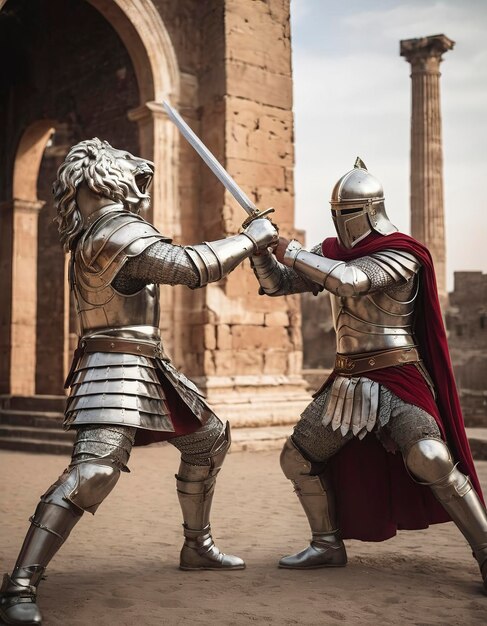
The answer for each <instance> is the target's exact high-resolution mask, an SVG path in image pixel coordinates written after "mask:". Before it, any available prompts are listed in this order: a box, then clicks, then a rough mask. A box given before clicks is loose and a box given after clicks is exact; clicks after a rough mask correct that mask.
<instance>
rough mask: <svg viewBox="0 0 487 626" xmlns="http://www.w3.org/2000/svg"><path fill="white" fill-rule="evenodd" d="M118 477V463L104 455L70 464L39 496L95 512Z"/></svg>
mask: <svg viewBox="0 0 487 626" xmlns="http://www.w3.org/2000/svg"><path fill="white" fill-rule="evenodd" d="M119 477H120V470H119V469H118V467H115V466H113V465H110V463H109V461H108V460H107V459H103V460H102V459H100V461H86V462H83V463H79V464H78V465H70V466H69V467H68V468H67V469H66V470H65V471H64V473H63V474H61V476H60V477H59V478H58V480H57V481H56V482H55V483H54V484H53V485H52V486H51V487H50V488H49V489H48V490H47V491H46V493H45V494H44V495H42V496H41V501H42V502H46V503H50V504H57V505H58V506H61V507H63V508H70V507H69V504H73V505H74V506H75V507H77V509H78V510H79V509H81V510H82V511H89V512H90V513H92V514H94V513H95V512H96V510H97V508H98V507H99V506H100V504H101V503H102V502H103V500H104V499H105V498H106V496H107V495H108V494H109V493H110V491H111V490H112V489H113V487H114V486H115V484H116V483H117V481H118V479H119Z"/></svg>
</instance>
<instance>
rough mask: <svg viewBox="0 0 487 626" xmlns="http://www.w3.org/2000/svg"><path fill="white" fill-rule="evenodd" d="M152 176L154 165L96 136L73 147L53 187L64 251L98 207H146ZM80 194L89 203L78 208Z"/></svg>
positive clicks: (69, 247)
mask: <svg viewBox="0 0 487 626" xmlns="http://www.w3.org/2000/svg"><path fill="white" fill-rule="evenodd" d="M153 176H154V164H153V163H151V162H150V161H146V160H145V159H141V158H139V157H135V156H134V155H133V154H130V152H127V151H126V150H117V149H116V148H113V147H112V146H111V145H110V144H109V143H108V142H107V141H101V140H100V139H98V138H97V137H94V138H93V139H87V140H86V141H81V142H80V143H78V144H76V145H75V146H73V147H72V148H71V150H70V151H69V152H68V154H67V156H66V158H65V160H64V162H63V163H62V165H61V167H60V168H59V170H58V174H57V180H56V181H55V183H54V185H53V193H54V202H55V205H56V208H57V218H56V221H57V223H58V229H59V235H60V239H61V244H62V245H63V246H64V248H65V250H66V251H68V250H69V249H71V247H72V246H73V243H74V242H75V241H76V239H77V237H78V235H79V234H80V233H81V232H82V231H83V230H84V229H85V228H86V227H87V226H88V224H89V222H90V218H91V216H92V215H93V217H94V216H95V214H97V210H98V209H100V207H104V206H110V205H118V206H119V209H125V210H126V211H130V212H132V213H139V212H140V211H144V210H146V209H147V208H149V206H150V194H149V193H148V189H149V186H150V184H151V182H152V178H153ZM83 194H85V195H86V194H89V195H90V201H89V202H85V203H84V204H83V206H81V204H80V198H81V196H82V195H83ZM80 209H81V210H80Z"/></svg>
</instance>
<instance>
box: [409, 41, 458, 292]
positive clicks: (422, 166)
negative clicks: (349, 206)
mask: <svg viewBox="0 0 487 626" xmlns="http://www.w3.org/2000/svg"><path fill="white" fill-rule="evenodd" d="M454 45H455V42H454V41H452V40H451V39H448V37H446V36H445V35H433V36H431V37H423V38H420V39H405V40H403V41H401V56H403V57H405V59H406V61H408V62H409V63H411V80H412V113H411V234H412V236H413V237H414V238H416V239H418V240H419V241H421V242H422V243H424V244H425V245H426V246H427V247H428V248H429V250H430V252H431V254H432V256H433V261H434V264H435V269H436V278H437V282H438V293H439V296H440V301H441V302H442V304H445V303H446V300H447V291H446V267H445V260H446V259H445V256H446V251H445V224H444V211H443V155H442V141H441V107H440V76H441V74H440V63H441V61H442V55H443V54H444V53H445V52H447V51H448V50H451V49H452V48H453V46H454Z"/></svg>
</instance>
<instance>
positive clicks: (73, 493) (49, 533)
mask: <svg viewBox="0 0 487 626" xmlns="http://www.w3.org/2000/svg"><path fill="white" fill-rule="evenodd" d="M116 428H117V427H115V429H116ZM121 428H122V429H123V428H124V427H121ZM93 430H94V429H91V431H93ZM95 430H96V431H102V430H103V429H100V428H97V429H95ZM124 430H126V431H134V430H135V429H128V428H125V429H124ZM87 433H88V434H87ZM89 433H90V429H89V428H87V429H82V430H80V431H79V432H78V438H77V441H76V443H75V447H74V451H73V459H72V462H71V464H70V465H69V466H68V468H67V469H66V470H65V471H64V473H63V474H62V475H61V476H60V477H59V478H58V480H57V481H56V482H55V483H54V484H53V485H52V486H51V487H50V488H49V489H48V490H47V491H46V493H45V494H44V495H42V496H41V501H40V502H39V504H38V505H37V508H36V511H35V513H34V515H33V516H32V517H31V518H30V521H31V526H30V528H29V530H28V531H27V535H26V537H25V539H24V543H23V545H22V548H21V550H20V554H19V556H18V559H17V562H16V564H15V567H14V570H13V572H12V575H11V576H9V575H8V574H5V576H4V579H3V585H2V588H1V589H0V620H2V621H3V622H5V623H6V624H24V625H25V624H41V614H40V611H39V609H38V607H37V605H36V592H37V586H38V584H39V582H40V580H41V578H42V575H43V573H44V570H45V569H46V567H47V565H48V564H49V562H50V560H51V559H52V557H53V556H54V555H55V554H56V552H57V551H58V550H59V548H60V547H61V546H62V544H63V543H64V541H66V539H67V538H68V536H69V533H70V532H71V530H72V529H73V528H74V526H75V525H76V523H77V522H78V520H79V519H80V518H81V516H82V515H83V513H84V512H85V511H89V512H90V513H93V514H94V513H95V511H96V509H97V508H98V506H99V505H100V504H101V502H102V501H103V500H104V498H105V497H106V496H107V495H108V494H109V493H110V491H111V490H112V489H113V487H114V486H115V484H116V482H117V481H118V478H119V476H120V469H122V468H124V467H125V465H124V463H125V462H126V461H127V460H128V456H129V454H130V449H131V446H132V440H131V439H130V438H127V436H125V435H124V436H123V437H122V434H120V439H121V445H120V446H119V447H118V449H117V451H116V452H114V451H113V445H112V454H111V455H110V454H108V455H107V456H105V457H102V458H100V457H98V456H97V454H96V453H95V452H94V449H97V450H98V454H100V453H101V454H104V453H105V454H106V449H105V446H107V445H110V444H107V443H106V442H100V441H98V442H97V441H96V440H93V439H90V437H94V436H93V435H90V434H89ZM95 439H96V438H95ZM97 443H98V444H101V445H98V446H97ZM90 448H93V451H92V452H91V453H90V452H89V451H88V450H89V449H90ZM102 448H103V449H102Z"/></svg>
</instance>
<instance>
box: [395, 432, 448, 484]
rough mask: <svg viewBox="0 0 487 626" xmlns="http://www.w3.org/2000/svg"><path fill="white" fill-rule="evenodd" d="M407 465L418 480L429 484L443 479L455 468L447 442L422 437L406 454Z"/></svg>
mask: <svg viewBox="0 0 487 626" xmlns="http://www.w3.org/2000/svg"><path fill="white" fill-rule="evenodd" d="M404 461H405V463H406V467H407V468H408V470H409V471H410V472H411V473H412V474H413V476H414V477H415V478H416V479H417V480H418V482H424V483H426V484H428V485H431V484H432V483H436V482H437V481H441V480H442V479H443V478H445V477H446V476H447V475H448V474H449V473H450V472H451V471H452V469H453V468H454V464H453V460H452V457H451V454H450V451H449V450H448V448H447V446H446V444H445V443H444V442H443V441H440V440H439V439H420V440H419V441H416V442H415V443H414V444H413V445H412V446H411V447H410V448H409V450H408V451H407V453H406V454H405V456H404Z"/></svg>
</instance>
